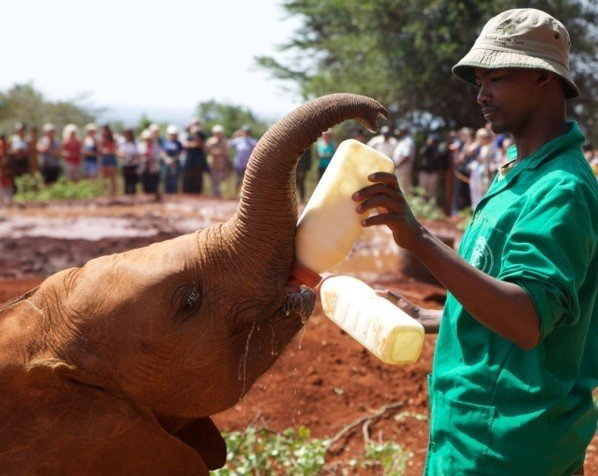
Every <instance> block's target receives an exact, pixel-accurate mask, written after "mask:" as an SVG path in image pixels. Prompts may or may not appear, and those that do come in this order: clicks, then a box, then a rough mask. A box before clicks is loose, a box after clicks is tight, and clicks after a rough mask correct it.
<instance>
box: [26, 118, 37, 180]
mask: <svg viewBox="0 0 598 476" xmlns="http://www.w3.org/2000/svg"><path fill="white" fill-rule="evenodd" d="M38 141H39V129H38V127H37V126H36V125H33V126H31V127H30V128H29V138H28V139H27V142H28V143H29V168H28V172H27V173H31V174H34V173H36V172H37V171H38V169H39V166H38V153H37V143H38Z"/></svg>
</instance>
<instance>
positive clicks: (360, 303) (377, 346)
mask: <svg viewBox="0 0 598 476" xmlns="http://www.w3.org/2000/svg"><path fill="white" fill-rule="evenodd" d="M320 298H321V300H322V308H323V310H324V313H325V314H326V316H327V317H328V318H330V319H331V320H332V321H334V322H335V323H336V324H337V325H338V326H339V327H340V328H341V329H343V330H344V331H345V332H347V333H348V334H349V335H351V336H352V337H353V338H354V339H355V340H357V341H358V342H359V343H360V344H361V345H363V346H364V347H365V348H366V349H368V350H369V351H370V352H372V353H373V354H374V355H375V356H376V357H378V358H379V359H380V360H382V361H383V362H386V363H387V364H394V365H402V364H410V363H413V362H415V361H416V360H417V359H418V358H419V355H420V353H421V350H422V346H423V343H424V328H423V326H422V325H421V324H420V323H419V322H417V321H416V320H415V319H413V318H412V317H411V316H409V315H408V314H407V313H405V312H403V311H401V310H400V309H399V308H398V307H397V306H395V305H394V304H392V303H391V302H389V301H387V300H386V299H384V298H383V297H381V296H378V295H377V294H376V291H374V290H373V289H372V288H371V287H369V286H368V285H367V284H365V283H364V282H362V281H359V280H358V279H355V278H352V277H349V276H333V277H330V278H327V279H325V280H324V282H323V283H322V285H321V287H320Z"/></svg>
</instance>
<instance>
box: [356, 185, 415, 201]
mask: <svg viewBox="0 0 598 476" xmlns="http://www.w3.org/2000/svg"><path fill="white" fill-rule="evenodd" d="M374 195H388V196H389V197H392V198H394V199H395V200H402V201H405V197H404V196H403V194H402V193H401V191H400V190H399V189H394V188H391V187H387V186H386V185H384V184H381V183H377V184H374V185H368V186H367V187H364V188H362V189H361V190H359V191H357V192H355V193H354V194H353V200H356V201H358V202H360V201H363V200H364V199H366V198H368V197H373V196H374Z"/></svg>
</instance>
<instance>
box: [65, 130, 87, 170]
mask: <svg viewBox="0 0 598 476" xmlns="http://www.w3.org/2000/svg"><path fill="white" fill-rule="evenodd" d="M62 158H63V159H64V175H65V177H66V178H67V179H68V180H70V181H71V182H78V181H79V180H80V179H81V177H82V176H83V163H82V160H81V140H80V139H79V129H78V128H77V126H76V125H75V124H67V125H66V126H64V129H63V130H62Z"/></svg>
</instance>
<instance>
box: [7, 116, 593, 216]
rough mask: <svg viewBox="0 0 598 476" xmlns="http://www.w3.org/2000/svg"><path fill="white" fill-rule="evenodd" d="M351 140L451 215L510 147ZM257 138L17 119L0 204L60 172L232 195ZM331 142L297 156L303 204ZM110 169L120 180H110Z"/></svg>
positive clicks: (507, 141)
mask: <svg viewBox="0 0 598 476" xmlns="http://www.w3.org/2000/svg"><path fill="white" fill-rule="evenodd" d="M352 137H353V138H354V139H356V140H359V141H361V142H367V144H368V145H369V146H370V147H372V148H374V149H376V150H378V151H380V152H381V153H383V154H384V155H386V156H387V157H390V158H392V160H393V161H394V163H395V173H396V175H397V178H398V181H399V185H400V186H401V189H402V191H403V192H404V193H405V194H410V193H412V187H413V186H417V187H419V189H420V190H421V191H423V192H424V193H425V194H426V195H427V196H429V197H430V198H431V199H432V200H433V201H434V202H435V203H436V204H437V205H439V206H442V207H443V208H444V211H445V212H446V213H447V215H450V216H453V215H455V214H458V213H459V212H460V211H461V210H464V209H466V208H468V207H471V208H472V209H475V207H476V206H477V204H478V203H479V201H480V200H481V198H482V197H483V196H484V194H485V193H486V191H487V190H488V188H489V186H490V184H491V183H492V180H493V178H494V176H495V175H496V173H497V172H498V170H499V168H500V167H501V166H502V165H503V164H504V163H506V162H507V161H508V160H509V158H510V157H509V148H510V147H511V146H512V145H513V143H512V140H511V138H510V137H509V136H507V135H495V134H494V133H493V132H492V131H491V130H490V129H489V128H488V127H486V128H480V129H478V130H477V131H474V130H473V129H471V128H467V127H463V128H461V129H459V130H456V131H450V132H448V133H447V134H445V135H444V137H442V136H441V135H440V134H439V133H431V134H429V135H427V137H425V136H423V137H422V140H421V141H420V142H422V144H421V147H418V146H417V145H416V141H415V140H414V138H413V137H412V134H411V131H410V130H409V128H406V127H403V128H400V129H397V130H391V128H390V127H388V126H383V127H382V128H381V129H380V133H379V134H378V135H376V136H374V137H372V138H370V139H369V140H367V139H366V137H365V135H364V134H363V132H362V131H354V132H353V134H352ZM256 143H257V140H256V139H255V138H254V137H253V136H252V133H251V129H250V127H248V126H242V127H241V128H239V129H238V130H237V131H236V132H234V134H233V135H232V137H226V135H225V129H224V127H223V126H222V125H219V124H217V125H214V126H213V127H212V128H211V130H210V132H209V134H208V133H206V132H204V131H203V130H202V124H201V121H200V120H199V119H198V118H194V119H193V120H192V121H191V123H190V124H189V125H188V126H187V127H186V128H185V129H184V130H182V131H181V130H180V129H179V127H178V126H176V125H173V124H171V125H169V126H168V127H166V128H165V136H164V137H163V136H162V135H161V129H160V127H159V126H158V125H157V124H152V125H150V126H149V127H148V128H147V129H145V130H143V131H141V132H140V133H139V134H138V136H136V135H135V131H134V130H133V129H131V128H125V129H124V130H122V132H121V133H119V134H116V133H114V132H113V130H112V129H111V127H110V126H109V125H108V124H105V125H103V126H101V127H99V128H98V127H97V126H96V125H95V124H87V125H86V126H85V128H84V133H83V134H82V135H81V134H80V131H79V128H78V127H77V126H76V125H74V124H69V125H67V126H65V127H64V129H63V131H62V137H61V138H58V137H57V131H56V128H55V127H54V126H53V125H52V124H45V125H44V126H43V128H42V134H41V137H38V130H37V128H35V127H32V128H30V130H29V131H28V130H27V128H26V126H25V125H24V124H22V123H17V124H16V125H15V127H14V133H13V134H12V136H10V137H8V138H7V137H6V135H4V134H2V133H0V204H1V203H2V202H9V201H10V200H11V197H12V196H13V194H14V193H15V191H16V185H15V183H16V182H15V178H16V177H18V176H20V175H23V174H27V173H34V172H36V171H39V172H40V173H41V175H42V176H43V180H44V183H45V184H47V185H51V184H53V183H54V182H56V181H57V179H58V177H59V176H60V175H64V176H65V178H66V179H67V180H69V181H75V182H76V181H78V180H80V179H82V178H88V179H95V178H98V177H99V178H102V179H104V183H105V184H106V187H107V192H108V193H109V194H110V195H111V196H115V195H116V194H117V193H118V189H117V188H118V184H119V183H122V188H123V190H122V192H124V193H125V194H127V195H135V194H137V193H139V192H142V193H145V194H152V195H155V197H156V198H157V199H159V198H160V197H161V194H162V193H166V194H174V193H180V192H182V193H189V194H202V193H206V192H204V189H203V185H204V176H205V175H207V176H209V179H210V183H211V190H210V193H211V195H213V196H214V197H220V196H222V190H221V184H222V183H223V182H224V181H226V180H227V179H228V178H229V177H230V176H231V175H234V177H235V180H234V182H235V193H236V194H237V195H238V193H239V190H240V187H241V184H242V181H243V176H244V174H245V169H246V168H247V163H248V161H249V156H250V155H251V152H252V151H253V149H254V147H255V146H256ZM336 147H337V142H336V140H335V138H334V135H333V133H332V131H331V130H329V131H325V132H324V133H323V134H322V136H321V137H320V138H319V139H318V141H317V143H316V144H315V146H314V147H313V151H312V149H308V150H306V151H305V153H304V154H303V155H302V157H301V159H300V160H299V164H298V166H297V190H298V193H299V198H300V199H301V200H302V201H305V200H306V199H307V198H308V197H307V196H306V187H305V181H306V177H307V175H308V172H309V171H310V170H311V169H312V156H313V157H314V158H315V159H316V160H317V167H316V168H317V177H318V180H319V179H320V178H321V177H322V175H323V173H324V171H325V170H326V168H327V167H328V164H329V163H330V161H331V159H332V156H333V155H334V152H335V151H336ZM584 154H585V156H586V159H587V160H588V162H589V163H590V164H591V165H592V167H593V169H594V172H595V173H596V174H597V175H598V156H597V155H596V153H595V151H594V149H593V147H592V146H591V145H590V144H586V145H585V146H584ZM119 175H121V176H122V180H120V181H119V180H118V177H119Z"/></svg>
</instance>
